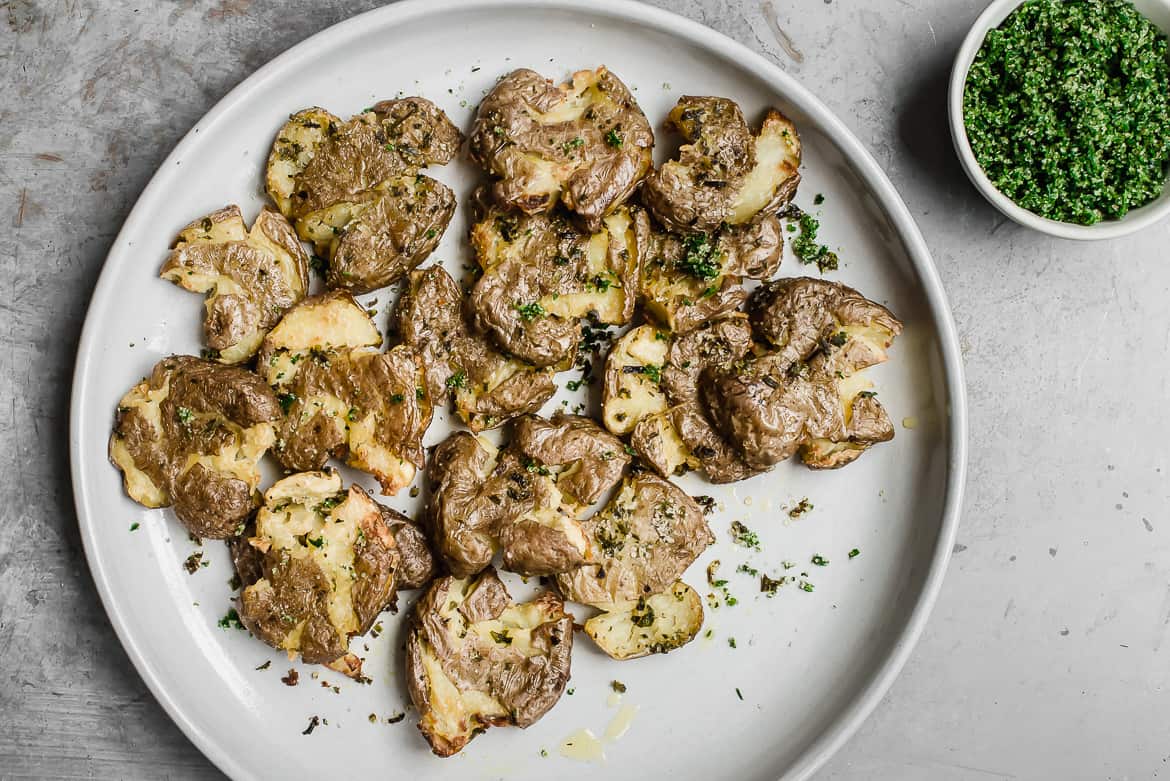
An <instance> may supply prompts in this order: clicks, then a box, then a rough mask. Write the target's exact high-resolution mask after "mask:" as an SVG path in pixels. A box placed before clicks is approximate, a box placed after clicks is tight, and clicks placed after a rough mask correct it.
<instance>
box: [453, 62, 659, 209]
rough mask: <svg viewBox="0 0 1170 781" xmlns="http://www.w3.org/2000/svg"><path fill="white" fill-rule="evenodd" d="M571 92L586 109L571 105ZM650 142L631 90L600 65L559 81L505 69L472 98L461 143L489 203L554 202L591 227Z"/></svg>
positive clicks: (624, 189) (635, 176)
mask: <svg viewBox="0 0 1170 781" xmlns="http://www.w3.org/2000/svg"><path fill="white" fill-rule="evenodd" d="M573 96H576V99H577V100H578V101H583V104H582V105H583V106H587V108H582V109H581V110H580V111H575V110H572V108H571V101H572V100H573V99H574V98H573ZM653 146H654V134H653V132H652V131H651V129H650V123H649V122H648V121H647V120H646V116H645V115H644V114H643V113H642V110H641V109H640V108H639V107H638V104H637V102H636V101H635V100H634V97H633V95H632V94H631V93H630V91H629V89H627V87H626V85H625V84H623V83H622V82H621V80H620V79H618V77H617V76H615V75H614V74H613V73H611V72H610V71H608V70H606V69H605V68H604V67H599V68H597V69H596V70H594V71H578V72H577V73H575V74H573V79H572V82H571V83H568V84H563V85H560V86H559V87H558V86H556V85H554V84H553V83H552V82H551V81H549V80H547V79H545V78H544V77H543V76H541V75H540V74H539V73H537V72H535V71H532V70H529V69H527V68H520V69H518V70H515V71H512V72H511V73H509V74H508V75H506V76H504V77H503V78H501V79H500V80H499V81H497V82H496V85H495V87H493V88H492V90H491V92H489V93H488V94H487V96H486V97H485V98H484V99H483V101H482V102H481V103H480V105H479V108H478V110H477V112H476V118H475V124H474V125H473V127H472V131H471V136H470V139H469V143H468V149H469V152H470V154H471V158H472V160H474V161H475V162H477V163H479V164H480V165H481V166H483V168H484V170H485V171H487V172H488V173H489V174H491V175H492V177H493V178H494V179H495V181H494V183H493V186H492V195H493V198H494V200H495V201H496V202H497V203H501V204H505V205H507V206H511V207H514V208H517V209H520V210H521V211H524V212H526V213H528V214H536V213H540V212H544V211H548V210H549V209H551V208H552V207H553V206H554V205H555V204H556V203H558V202H560V203H563V204H564V206H565V208H566V209H568V211H569V212H571V213H572V214H573V215H574V217H575V218H576V219H577V220H578V221H579V222H580V224H581V225H582V226H583V227H584V228H585V229H586V230H588V231H591V232H593V231H596V230H598V229H599V228H600V226H601V219H602V218H603V217H604V216H605V215H606V214H608V213H609V212H610V211H612V210H613V209H614V208H616V207H617V206H619V205H621V204H622V203H623V202H625V201H626V199H628V198H629V197H630V195H631V194H632V193H633V192H634V189H635V188H636V187H637V186H638V184H639V182H640V181H641V180H642V177H643V176H645V174H646V172H647V171H648V170H649V169H650V165H651V158H650V152H651V149H652V148H653Z"/></svg>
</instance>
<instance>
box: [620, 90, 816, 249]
mask: <svg viewBox="0 0 1170 781" xmlns="http://www.w3.org/2000/svg"><path fill="white" fill-rule="evenodd" d="M667 125H668V127H671V128H672V129H674V130H675V131H677V132H678V133H679V134H680V135H681V136H682V137H683V139H684V140H685V141H686V143H685V144H683V146H682V147H681V148H680V149H679V155H678V159H677V160H670V161H668V162H666V163H665V164H663V165H662V166H661V167H660V168H658V169H657V170H656V171H653V172H651V173H650V174H649V175H648V176H647V177H646V181H645V184H644V185H643V188H642V200H643V202H644V203H645V204H646V206H647V207H648V208H649V209H650V211H651V212H652V213H653V214H654V217H655V218H656V219H657V220H658V221H659V222H661V223H662V224H663V225H664V226H666V227H667V228H668V229H670V230H672V231H676V232H678V233H682V234H690V233H710V232H712V231H714V230H716V229H717V228H719V227H720V226H721V225H723V224H725V223H726V224H728V225H742V224H745V223H748V222H751V221H752V220H753V219H755V218H757V217H760V216H767V215H769V214H775V213H776V212H777V211H778V210H779V209H780V208H781V207H782V206H784V204H786V203H788V202H789V201H790V200H792V197H793V196H794V195H795V194H796V187H797V185H798V184H799V182H800V173H799V170H798V169H799V167H800V138H799V136H798V135H797V133H796V128H795V126H793V124H792V122H791V121H790V120H788V118H787V117H785V116H784V115H783V114H781V113H780V112H778V111H776V110H774V109H773V110H769V111H768V113H767V115H766V116H765V118H764V122H763V125H762V126H761V127H760V131H759V133H757V134H755V135H754V136H753V135H752V134H751V131H750V128H749V127H748V124H747V121H746V120H745V119H744V117H743V113H742V112H741V111H740V109H739V106H737V105H736V104H735V103H734V102H733V101H731V100H728V99H726V98H715V97H692V96H684V97H682V98H680V99H679V101H678V104H677V105H676V106H675V107H674V109H673V110H672V111H671V112H670V116H669V118H668V120H667Z"/></svg>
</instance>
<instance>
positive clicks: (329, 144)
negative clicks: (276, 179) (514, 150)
mask: <svg viewBox="0 0 1170 781" xmlns="http://www.w3.org/2000/svg"><path fill="white" fill-rule="evenodd" d="M296 118H297V117H296V115H294V117H293V119H294V120H295V119H296ZM279 140H280V136H279V135H278V138H277V143H279ZM461 142H462V135H461V134H460V132H459V130H458V128H456V127H455V126H454V125H453V124H451V120H449V119H448V118H447V116H446V114H444V113H443V111H442V109H440V108H439V107H438V106H436V105H435V104H434V103H431V102H430V101H429V100H426V99H425V98H418V97H408V98H401V99H398V100H384V101H382V102H380V103H376V104H374V105H373V106H372V107H371V108H370V109H369V110H368V111H364V112H362V113H361V114H357V115H356V116H354V117H353V118H351V119H350V120H348V121H347V122H337V123H334V124H333V125H332V127H331V129H330V131H329V132H328V133H327V134H326V137H325V139H324V140H323V141H322V142H321V143H320V144H319V145H318V146H317V147H316V148H315V149H314V150H313V151H312V154H311V156H310V158H309V159H308V161H307V163H306V164H305V165H304V167H303V168H302V170H300V171H299V172H298V173H297V175H296V177H295V183H294V185H293V187H292V197H291V198H290V199H289V203H290V205H289V211H290V214H289V216H291V217H295V218H300V217H304V216H306V215H307V214H310V213H311V212H314V211H318V210H320V209H325V208H328V207H330V206H332V205H334V204H335V203H338V202H340V201H346V200H350V199H352V198H353V197H354V196H356V195H358V194H359V193H361V192H363V191H366V190H370V189H372V188H374V187H376V186H377V185H379V184H381V183H382V182H385V181H387V180H389V179H394V178H396V177H399V176H413V175H414V174H416V173H418V171H419V170H420V169H422V168H423V167H425V166H427V165H444V164H446V163H448V162H450V160H451V159H452V158H454V156H455V154H456V152H457V151H458V149H459V145H460V143H461ZM275 151H276V150H275V148H274V152H275Z"/></svg>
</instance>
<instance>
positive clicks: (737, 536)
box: [731, 521, 760, 550]
mask: <svg viewBox="0 0 1170 781" xmlns="http://www.w3.org/2000/svg"><path fill="white" fill-rule="evenodd" d="M731 539H732V540H733V541H734V542H735V544H736V545H742V546H743V547H745V548H750V549H751V550H759V549H760V536H759V535H758V534H756V533H755V532H754V531H752V530H751V529H749V528H748V527H746V526H744V525H743V524H742V523H741V522H739V521H732V522H731Z"/></svg>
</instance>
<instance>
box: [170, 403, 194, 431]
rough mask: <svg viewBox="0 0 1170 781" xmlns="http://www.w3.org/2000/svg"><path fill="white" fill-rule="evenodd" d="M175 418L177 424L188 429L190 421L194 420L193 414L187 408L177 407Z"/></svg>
mask: <svg viewBox="0 0 1170 781" xmlns="http://www.w3.org/2000/svg"><path fill="white" fill-rule="evenodd" d="M175 417H177V418H178V419H179V422H180V423H182V424H183V425H184V426H185V427H188V428H189V427H190V426H191V421H193V420H195V413H194V412H192V411H191V410H190V409H188V408H187V407H179V408H178V409H177V410H175Z"/></svg>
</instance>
